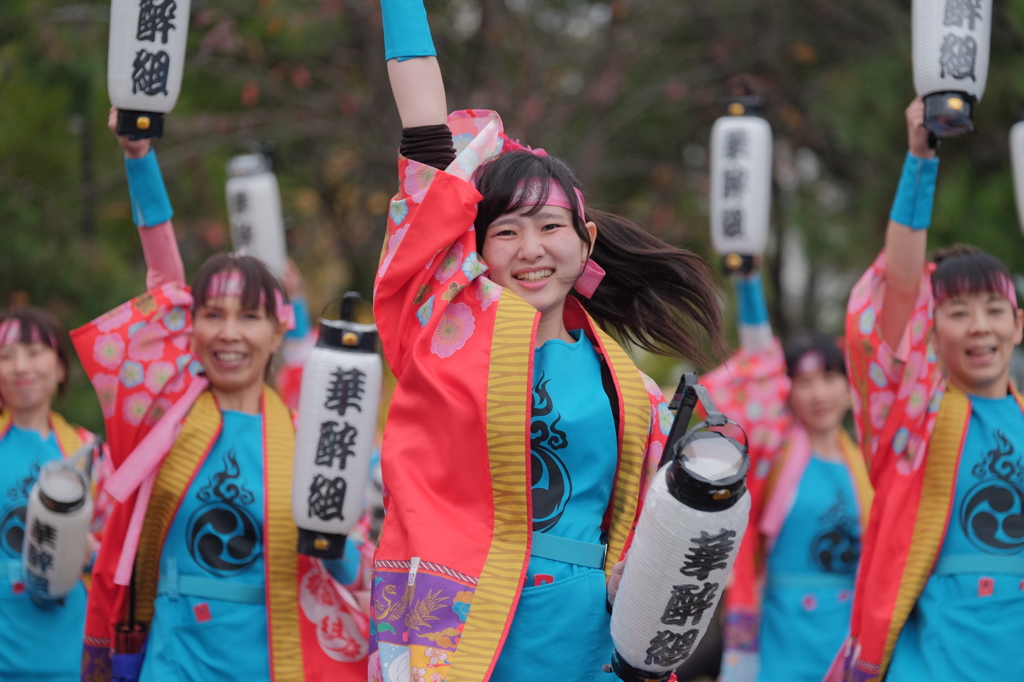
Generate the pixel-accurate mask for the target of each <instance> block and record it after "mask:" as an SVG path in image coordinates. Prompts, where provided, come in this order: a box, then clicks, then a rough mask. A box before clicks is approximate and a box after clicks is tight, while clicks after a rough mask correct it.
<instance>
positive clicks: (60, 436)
mask: <svg viewBox="0 0 1024 682" xmlns="http://www.w3.org/2000/svg"><path fill="white" fill-rule="evenodd" d="M13 423H14V417H12V416H11V413H10V412H9V411H8V410H5V409H3V408H0V438H3V437H4V436H5V435H7V431H8V429H10V428H11V425H12V424H13ZM50 429H51V430H52V431H53V436H54V438H56V439H57V448H58V449H59V450H60V452H61V454H62V455H64V456H65V457H68V456H70V455H73V454H75V451H76V450H78V448H80V447H82V437H81V436H80V435H78V429H76V428H75V427H74V426H72V425H71V424H69V423H68V421H67V420H66V419H64V417H62V416H61V415H59V414H57V413H56V412H50Z"/></svg>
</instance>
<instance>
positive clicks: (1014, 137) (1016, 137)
mask: <svg viewBox="0 0 1024 682" xmlns="http://www.w3.org/2000/svg"><path fill="white" fill-rule="evenodd" d="M1010 166H1011V167H1012V168H1013V193H1014V195H1015V196H1016V197H1017V219H1018V221H1019V222H1020V229H1021V231H1022V232H1024V121H1019V122H1017V123H1015V124H1014V125H1013V127H1012V128H1010Z"/></svg>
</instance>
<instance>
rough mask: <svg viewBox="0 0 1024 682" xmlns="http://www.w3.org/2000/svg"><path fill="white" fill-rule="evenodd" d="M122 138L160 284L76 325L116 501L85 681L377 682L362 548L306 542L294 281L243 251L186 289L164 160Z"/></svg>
mask: <svg viewBox="0 0 1024 682" xmlns="http://www.w3.org/2000/svg"><path fill="white" fill-rule="evenodd" d="M115 117H116V112H115V111H113V110H112V111H111V120H110V125H111V130H113V129H114V128H113V124H114V121H115ZM118 141H119V143H120V145H121V147H122V149H123V150H124V152H125V157H126V158H125V164H126V166H127V170H128V185H129V189H130V192H131V199H132V208H133V213H134V216H135V218H136V223H137V224H138V226H139V233H140V236H141V239H142V244H143V250H144V253H145V257H146V263H147V266H148V273H147V278H146V283H147V286H148V289H149V290H148V291H147V292H146V293H145V294H143V295H142V296H139V297H137V298H135V299H133V300H131V301H129V302H127V303H125V304H123V305H121V306H119V307H118V308H116V309H114V310H113V311H111V312H109V313H106V314H105V315H103V316H101V317H100V318H98V319H97V320H95V321H93V322H91V323H90V324H88V325H86V326H84V327H82V328H80V329H77V330H75V331H74V332H73V333H72V338H73V340H74V343H75V348H76V350H77V351H78V354H79V357H80V358H81V359H82V363H83V365H84V366H85V369H86V372H87V373H88V375H89V377H90V379H91V380H92V383H93V385H94V387H95V388H96V391H97V394H98V396H99V399H100V405H101V407H102V408H103V414H104V418H105V420H106V426H107V434H108V437H109V440H110V444H111V451H112V458H113V461H114V464H115V466H116V470H115V472H114V473H113V475H112V476H111V478H110V480H109V481H108V485H107V490H108V491H109V492H110V494H111V496H112V497H114V498H115V499H116V500H118V502H119V504H118V505H117V506H116V507H115V508H114V511H113V514H112V516H111V519H110V523H109V526H108V530H107V538H108V539H109V542H108V544H106V545H104V548H103V551H101V553H100V556H99V558H98V559H97V561H96V567H95V570H94V581H93V587H92V591H91V593H90V597H89V603H88V613H87V620H86V633H85V634H86V636H85V652H84V663H83V679H89V680H94V679H96V680H102V679H108V677H109V675H110V671H111V669H112V668H111V666H112V665H113V666H114V667H115V668H117V669H118V670H119V671H121V672H125V671H130V672H131V673H132V674H133V675H135V677H118V678H116V679H119V680H120V679H141V680H144V681H149V680H170V679H195V680H214V679H216V680H257V679H258V680H304V679H307V680H322V679H334V680H343V681H344V680H352V681H358V682H362V680H364V679H365V670H366V652H367V635H366V631H365V630H366V627H367V620H366V617H365V615H364V614H363V613H362V612H361V611H360V609H359V607H358V606H356V601H355V599H354V598H352V596H351V595H350V594H348V592H347V590H348V589H362V581H363V580H364V577H363V576H362V574H361V572H360V571H359V570H358V569H359V566H360V558H361V553H360V552H359V551H358V548H357V547H356V545H355V542H351V543H350V545H349V546H347V547H346V556H345V558H344V559H342V560H338V561H320V560H318V559H312V558H310V557H307V556H305V555H300V554H297V553H296V547H297V542H298V529H297V527H296V526H295V522H294V520H293V518H292V512H291V494H292V493H291V490H292V468H293V457H294V438H295V429H294V425H293V422H292V416H291V413H290V412H289V410H288V408H287V407H286V406H285V404H284V402H283V401H282V400H281V398H280V397H279V396H278V394H277V393H276V391H274V389H272V388H271V387H270V386H268V385H267V384H266V381H267V378H268V374H269V368H270V363H271V359H272V357H273V355H274V353H275V352H276V351H277V350H278V349H279V348H280V347H281V344H282V341H283V338H284V335H285V331H286V329H287V327H288V326H289V323H290V322H291V319H292V310H291V306H290V304H289V302H288V296H287V295H286V293H285V290H284V287H283V285H282V284H281V282H280V281H278V280H277V278H276V277H274V276H273V275H272V274H271V273H270V271H269V270H268V269H267V267H266V265H264V264H263V263H262V262H261V261H259V260H257V259H255V258H252V257H249V256H238V255H234V254H218V255H215V256H212V257H211V258H209V259H208V260H207V261H206V262H205V263H204V264H203V265H202V266H201V267H200V268H199V271H198V272H197V273H196V276H195V277H194V279H193V283H192V287H191V288H190V287H188V286H186V285H185V278H184V267H183V265H182V262H181V257H180V254H179V252H178V249H177V245H176V243H175V239H174V232H173V227H172V225H171V223H170V218H171V214H172V212H171V207H170V202H169V200H168V198H167V194H166V190H165V189H164V186H163V180H162V178H161V176H160V170H159V166H158V165H157V162H156V157H155V154H154V153H153V152H152V150H150V148H149V142H148V141H147V140H142V141H132V140H129V139H127V138H124V137H120V138H118ZM353 540H354V537H353ZM342 583H344V584H342ZM342 595H346V596H345V597H343V596H342ZM129 624H138V625H140V626H141V627H140V629H139V631H138V632H134V633H133V632H132V631H131V630H130V627H129ZM126 630H127V632H126ZM143 640H145V647H144V649H143V648H142V642H143Z"/></svg>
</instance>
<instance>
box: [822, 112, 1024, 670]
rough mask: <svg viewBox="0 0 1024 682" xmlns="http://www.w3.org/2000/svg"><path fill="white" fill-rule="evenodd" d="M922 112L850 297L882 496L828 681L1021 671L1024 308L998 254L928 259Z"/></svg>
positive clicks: (852, 361)
mask: <svg viewBox="0 0 1024 682" xmlns="http://www.w3.org/2000/svg"><path fill="white" fill-rule="evenodd" d="M923 118H924V107H923V104H922V103H921V101H920V100H919V99H916V100H914V101H913V103H911V105H910V106H909V107H908V108H907V110H906V121H907V136H908V143H909V153H908V154H907V157H906V162H905V164H904V169H903V176H902V178H901V179H900V183H899V188H898V191H897V194H896V199H895V202H894V204H893V209H892V213H891V214H890V220H889V225H888V228H887V230H886V238H885V239H886V241H885V251H884V252H883V253H882V254H881V255H880V256H879V257H878V259H877V260H876V261H875V263H874V264H873V265H872V266H871V269H870V270H868V272H867V273H866V274H865V275H864V277H863V278H862V279H861V280H860V282H859V283H858V284H857V286H856V287H855V288H854V290H853V293H852V294H851V296H850V303H849V307H848V315H847V325H846V334H847V339H848V341H849V345H848V348H849V367H850V380H851V383H852V384H853V388H854V390H855V393H856V400H855V402H854V415H855V417H856V424H857V428H858V432H859V433H860V435H861V443H862V446H863V450H864V453H865V456H866V457H867V460H868V466H869V469H870V473H871V480H872V483H873V484H874V487H875V494H876V496H875V502H874V505H873V507H872V510H871V519H870V523H869V526H868V531H867V533H866V535H865V538H864V550H863V555H862V559H861V569H860V573H859V575H858V579H857V588H856V592H855V596H854V607H853V617H852V622H851V633H850V638H849V640H848V642H847V644H846V646H845V647H844V649H843V651H842V654H841V656H840V658H839V659H838V661H837V665H836V666H835V667H834V670H833V675H832V679H844V678H845V679H847V680H874V679H886V680H889V681H890V682H904V681H907V680H934V681H937V682H946V681H949V682H952V681H953V680H992V679H1004V680H1015V679H1022V678H1024V663H1022V661H1021V657H1020V655H1019V653H1018V652H1017V650H1016V649H1015V647H1014V646H1013V645H1014V644H1016V643H1017V642H1019V641H1020V639H1021V638H1022V637H1024V590H1022V586H1024V465H1022V461H1021V453H1022V452H1024V413H1022V405H1024V402H1022V399H1021V396H1020V395H1019V394H1017V393H1016V391H1014V390H1013V388H1012V386H1011V385H1010V382H1009V368H1010V357H1011V355H1012V353H1013V349H1014V347H1015V346H1016V345H1017V344H1019V343H1020V342H1021V337H1022V334H1024V312H1022V311H1021V310H1020V309H1019V308H1018V306H1017V294H1016V292H1015V290H1014V286H1013V282H1012V279H1011V277H1010V273H1009V271H1008V270H1007V269H1006V266H1005V265H1003V263H1002V262H1000V261H999V259H997V258H995V257H994V256H991V255H989V254H987V253H984V252H983V251H981V250H979V249H976V248H973V247H965V246H960V247H952V248H948V249H944V250H942V251H939V252H936V254H935V256H934V259H933V261H934V262H932V263H928V262H927V260H926V257H925V249H926V241H927V230H926V228H927V227H928V226H929V223H930V220H931V211H932V202H933V196H934V191H935V180H936V176H937V174H938V163H939V162H938V158H936V156H935V152H934V150H932V149H930V148H929V146H928V133H927V131H926V130H925V129H924V128H923V127H922V122H923Z"/></svg>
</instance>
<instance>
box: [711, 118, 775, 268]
mask: <svg viewBox="0 0 1024 682" xmlns="http://www.w3.org/2000/svg"><path fill="white" fill-rule="evenodd" d="M736 106H739V109H738V111H743V107H742V106H740V105H736ZM771 189H772V130H771V126H769V125H768V121H766V120H764V119H763V118H761V117H759V116H751V115H747V114H743V115H733V116H723V117H722V118H719V119H718V120H717V121H715V125H714V126H713V127H712V129H711V202H710V206H711V244H712V247H713V248H714V249H715V252H716V253H718V254H720V255H722V256H725V265H726V269H727V270H730V271H736V270H739V269H740V268H741V265H742V264H743V262H746V263H747V264H748V265H749V262H750V259H751V258H752V257H754V256H759V255H762V254H763V253H764V250H765V247H766V246H767V244H768V225H769V218H770V210H771Z"/></svg>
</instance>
